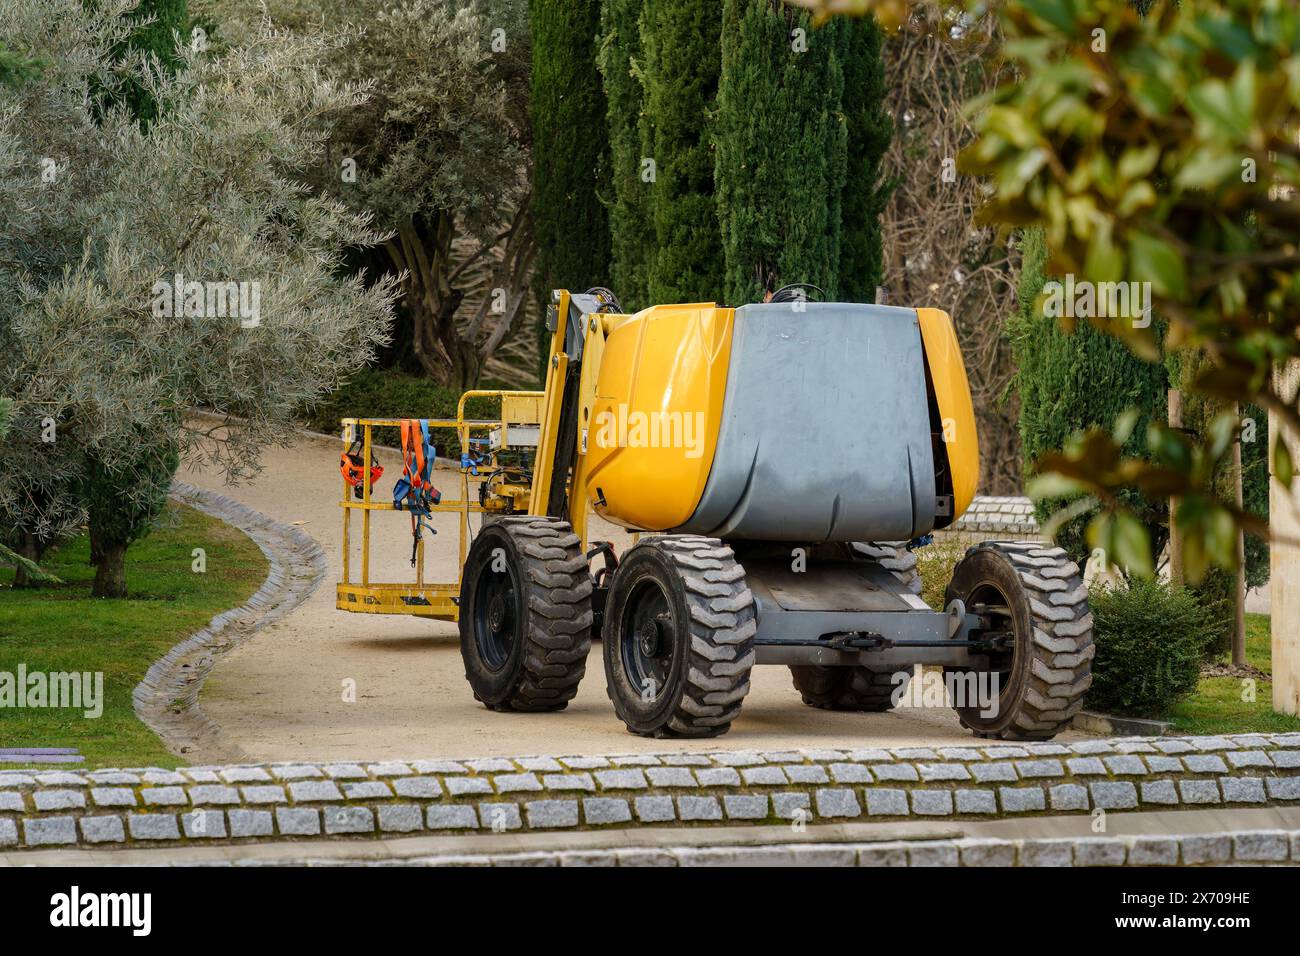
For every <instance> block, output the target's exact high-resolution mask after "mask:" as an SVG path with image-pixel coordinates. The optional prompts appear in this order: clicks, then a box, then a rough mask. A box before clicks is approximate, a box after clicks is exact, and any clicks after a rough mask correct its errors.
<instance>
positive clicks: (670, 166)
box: [641, 0, 722, 303]
mask: <svg viewBox="0 0 1300 956" xmlns="http://www.w3.org/2000/svg"><path fill="white" fill-rule="evenodd" d="M721 29H722V7H721V6H720V5H719V3H718V0H646V2H645V5H644V8H643V11H642V17H641V44H642V50H643V51H644V53H643V55H644V64H643V75H644V77H645V111H646V118H647V123H648V130H649V138H648V142H649V144H650V147H651V149H650V153H649V157H650V158H651V159H653V160H654V162H655V182H654V186H653V215H652V221H653V224H654V244H655V256H654V263H653V266H652V268H651V273H650V281H649V287H648V288H649V299H650V301H651V302H652V303H669V302H707V301H713V300H716V299H717V298H718V297H719V296H720V295H721V294H722V243H721V238H720V236H719V231H718V213H717V208H716V206H715V205H714V180H713V166H714V160H713V149H712V142H711V133H712V130H711V125H710V121H709V116H710V112H711V111H712V109H713V107H714V99H715V97H716V96H717V90H718V71H719V63H718V41H719V37H720V35H721Z"/></svg>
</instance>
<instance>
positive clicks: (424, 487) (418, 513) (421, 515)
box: [393, 418, 442, 567]
mask: <svg viewBox="0 0 1300 956" xmlns="http://www.w3.org/2000/svg"><path fill="white" fill-rule="evenodd" d="M401 432H402V477H401V478H399V479H398V480H397V484H395V485H394V486H393V507H394V508H396V509H397V510H398V511H409V512H410V513H411V538H412V542H411V567H415V564H416V557H417V555H418V554H419V549H420V538H421V535H422V532H423V531H424V530H425V529H426V528H427V529H428V531H429V533H430V534H437V533H438V532H437V529H435V528H434V527H433V526H432V525H430V524H428V523H427V522H426V521H425V520H424V519H425V518H428V517H430V516H431V515H432V514H433V506H434V505H436V504H439V503H440V502H441V501H442V492H441V491H439V490H438V489H437V488H435V487H434V486H433V481H432V480H431V479H432V477H433V463H434V460H435V459H436V458H437V455H438V451H437V449H436V448H434V447H433V444H432V443H431V442H430V440H429V422H428V419H423V418H420V419H415V418H404V419H402V427H401Z"/></svg>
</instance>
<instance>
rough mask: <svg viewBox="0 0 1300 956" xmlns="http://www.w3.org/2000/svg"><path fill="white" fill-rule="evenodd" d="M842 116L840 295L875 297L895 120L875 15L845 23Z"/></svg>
mask: <svg viewBox="0 0 1300 956" xmlns="http://www.w3.org/2000/svg"><path fill="white" fill-rule="evenodd" d="M844 32H845V36H844V49H845V53H844V117H845V120H846V122H847V124H848V171H847V175H846V176H845V179H844V198H843V202H842V204H841V213H840V214H841V216H842V217H843V234H842V237H841V239H840V263H839V297H840V298H841V299H843V300H845V301H847V302H874V301H875V298H876V286H878V285H879V284H880V280H881V278H882V276H883V274H884V248H883V245H882V242H881V235H880V215H881V213H882V212H883V211H884V208H885V202H886V201H887V200H888V198H889V188H888V186H886V185H884V184H882V183H881V182H880V175H881V165H882V163H883V161H884V157H885V152H886V151H887V150H888V149H889V141H890V139H892V138H893V134H894V126H893V121H892V120H891V119H890V118H889V114H888V113H887V112H885V105H884V104H885V96H886V90H885V64H884V61H883V59H882V56H881V47H882V44H883V41H884V37H883V35H882V33H881V30H880V26H879V24H877V23H876V20H875V18H874V17H867V18H863V19H855V20H846V21H845V23H844Z"/></svg>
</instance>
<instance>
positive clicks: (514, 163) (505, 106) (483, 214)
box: [190, 0, 581, 387]
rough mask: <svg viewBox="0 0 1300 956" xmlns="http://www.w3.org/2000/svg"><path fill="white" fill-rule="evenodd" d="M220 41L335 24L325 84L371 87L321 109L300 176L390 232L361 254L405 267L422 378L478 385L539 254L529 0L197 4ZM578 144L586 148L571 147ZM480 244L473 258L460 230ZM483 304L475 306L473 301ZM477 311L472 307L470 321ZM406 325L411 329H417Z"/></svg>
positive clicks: (391, 268)
mask: <svg viewBox="0 0 1300 956" xmlns="http://www.w3.org/2000/svg"><path fill="white" fill-rule="evenodd" d="M190 6H191V10H192V11H193V12H194V14H195V15H196V16H202V17H206V18H208V19H210V20H211V21H212V23H213V24H214V31H215V32H214V36H213V39H214V41H215V42H216V43H217V44H218V45H226V44H230V45H239V44H243V43H246V42H247V40H248V37H249V36H250V35H256V33H257V31H258V30H261V29H263V26H264V24H265V23H267V22H269V23H271V24H273V25H274V27H275V28H276V29H278V30H283V31H285V32H287V33H290V34H292V35H294V36H314V35H319V34H321V33H332V34H334V35H335V36H336V40H337V43H336V49H335V52H334V53H333V55H332V56H331V57H330V58H329V60H328V62H327V63H325V64H324V69H325V71H326V76H327V78H328V79H329V80H330V81H331V82H333V83H335V84H338V85H340V86H348V85H356V86H359V87H362V88H364V89H365V90H366V91H367V93H368V96H367V97H366V99H365V101H364V102H363V103H361V104H358V105H357V106H356V107H355V108H349V109H347V110H346V111H341V112H340V113H339V114H338V115H336V116H328V117H326V119H327V121H328V123H329V126H330V132H329V135H328V136H327V137H326V138H325V140H324V146H325V149H324V151H323V152H322V153H321V155H320V157H319V161H318V162H316V163H314V164H312V165H311V166H310V167H309V168H308V169H306V170H305V171H304V175H303V180H304V181H305V182H306V183H308V184H309V185H310V186H311V187H312V189H313V190H314V191H316V192H317V193H319V194H320V195H327V196H331V197H333V198H335V199H337V200H339V201H340V202H343V203H345V204H347V206H348V207H349V208H352V209H357V210H366V211H370V212H373V214H374V216H375V222H376V224H377V225H378V226H380V227H381V228H383V229H384V230H385V232H387V233H389V236H388V238H387V240H386V241H385V242H384V243H383V245H382V246H380V247H379V248H378V249H376V250H374V252H373V253H372V254H371V255H369V256H367V257H366V258H365V261H366V263H367V264H368V265H370V266H371V268H372V269H373V270H375V271H382V272H391V273H392V274H394V275H400V276H401V290H402V292H403V298H402V301H401V304H400V309H401V311H402V313H403V322H402V328H401V332H402V334H403V335H405V336H407V337H408V339H409V347H410V349H411V351H412V352H413V353H414V355H415V357H416V359H417V360H418V363H419V365H420V367H421V368H422V369H423V371H424V373H425V374H426V375H428V376H429V377H431V378H433V379H434V380H436V381H438V382H439V383H440V384H443V385H448V386H452V387H474V386H475V385H476V384H477V383H478V379H479V376H480V375H481V374H482V370H483V367H484V366H485V365H486V363H487V361H488V360H489V359H490V358H491V357H492V356H493V354H494V353H495V352H496V350H497V349H498V347H499V346H501V344H502V343H503V341H504V340H505V339H506V338H507V337H508V336H509V335H511V334H512V333H513V332H515V331H518V328H519V325H520V324H522V323H521V322H518V321H517V320H519V318H520V316H521V315H522V308H523V301H524V292H523V290H524V289H525V288H526V285H527V276H528V273H529V270H530V267H531V263H532V259H533V252H532V250H533V241H532V222H531V218H530V216H529V205H530V203H529V196H530V189H529V187H530V182H529V175H528V163H529V146H530V144H531V132H530V128H529V122H528V77H529V66H530V43H529V30H528V20H527V3H526V0H193V2H191V5H190ZM574 148H581V146H580V145H577V143H576V141H575V147H574ZM464 237H472V238H473V239H475V240H477V241H478V244H479V248H478V251H477V252H476V253H472V254H470V256H469V261H468V262H467V261H466V258H465V257H463V256H459V255H458V254H457V250H456V249H455V244H456V243H457V240H458V239H462V238H464ZM495 250H501V255H502V259H503V266H504V267H503V268H501V269H498V270H497V271H498V272H499V273H501V274H500V275H495V276H494V277H493V283H492V284H493V286H494V287H499V288H505V289H507V291H508V294H507V296H506V302H505V308H504V310H501V311H492V312H491V314H489V311H488V310H489V308H490V307H492V306H494V305H495V304H496V303H492V302H491V301H488V300H490V298H491V297H490V296H484V297H483V298H481V299H480V300H479V301H478V302H477V303H476V302H471V301H468V296H469V282H468V279H469V278H470V276H469V272H470V268H471V267H472V266H473V265H474V264H475V263H477V262H479V261H480V260H482V259H483V258H485V257H487V256H489V254H491V253H492V252H493V251H495ZM476 307H477V308H476ZM471 312H472V314H471ZM408 320H409V329H408V327H407V326H408Z"/></svg>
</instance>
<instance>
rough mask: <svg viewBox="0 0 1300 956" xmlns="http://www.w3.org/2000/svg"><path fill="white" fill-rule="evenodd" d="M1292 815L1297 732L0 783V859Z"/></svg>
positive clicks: (1297, 776)
mask: <svg viewBox="0 0 1300 956" xmlns="http://www.w3.org/2000/svg"><path fill="white" fill-rule="evenodd" d="M1269 805H1274V806H1276V805H1281V806H1287V805H1290V806H1300V734H1294V733H1293V734H1283V735H1272V736H1267V735H1240V736H1232V737H1179V738H1157V739H1138V738H1133V739H1120V740H1098V741H1084V742H1080V743H1073V744H1061V743H1039V744H1025V745H1012V744H989V743H984V742H978V741H973V742H972V745H971V746H960V747H938V748H929V747H911V748H894V749H884V748H863V749H860V750H805V751H783V752H764V753H755V752H745V751H719V752H716V753H710V754H687V753H676V754H672V753H670V754H659V755H644V754H641V755H627V756H611V757H591V756H588V757H561V758H552V757H521V758H515V759H506V758H501V757H494V758H487V759H481V760H463V761H451V760H435V761H427V760H415V761H409V762H407V761H387V762H383V763H330V764H306V763H299V764H275V765H264V766H259V765H237V766H213V767H189V768H184V769H182V770H176V771H171V770H159V769H137V770H97V771H89V772H68V771H51V772H43V771H0V848H4V847H18V848H24V849H25V848H38V847H39V848H49V847H59V846H90V845H93V846H98V847H123V846H137V847H138V846H175V845H184V844H210V843H222V842H240V841H253V840H267V839H274V840H304V841H310V840H331V839H345V838H351V839H364V838H373V837H377V836H385V835H400V834H429V833H476V832H487V833H492V832H498V833H500V832H510V831H527V830H543V831H544V830H565V829H592V828H604V827H632V826H656V825H661V824H662V825H673V826H680V825H682V824H689V825H699V826H709V825H715V824H724V823H725V824H729V825H734V824H737V823H752V824H785V825H788V824H790V823H791V822H803V823H806V824H807V825H808V827H809V828H812V827H815V826H816V825H818V824H821V823H836V822H848V821H855V820H883V821H889V820H918V819H919V820H935V819H943V818H949V819H954V818H966V819H983V818H1006V817H1025V816H1033V815H1044V814H1053V815H1059V814H1070V813H1079V814H1087V813H1091V812H1094V811H1095V810H1098V809H1101V810H1105V811H1107V812H1118V813H1123V812H1126V811H1134V810H1174V809H1180V808H1184V809H1185V808H1195V809H1205V808H1208V807H1221V806H1236V807H1262V806H1269Z"/></svg>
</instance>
